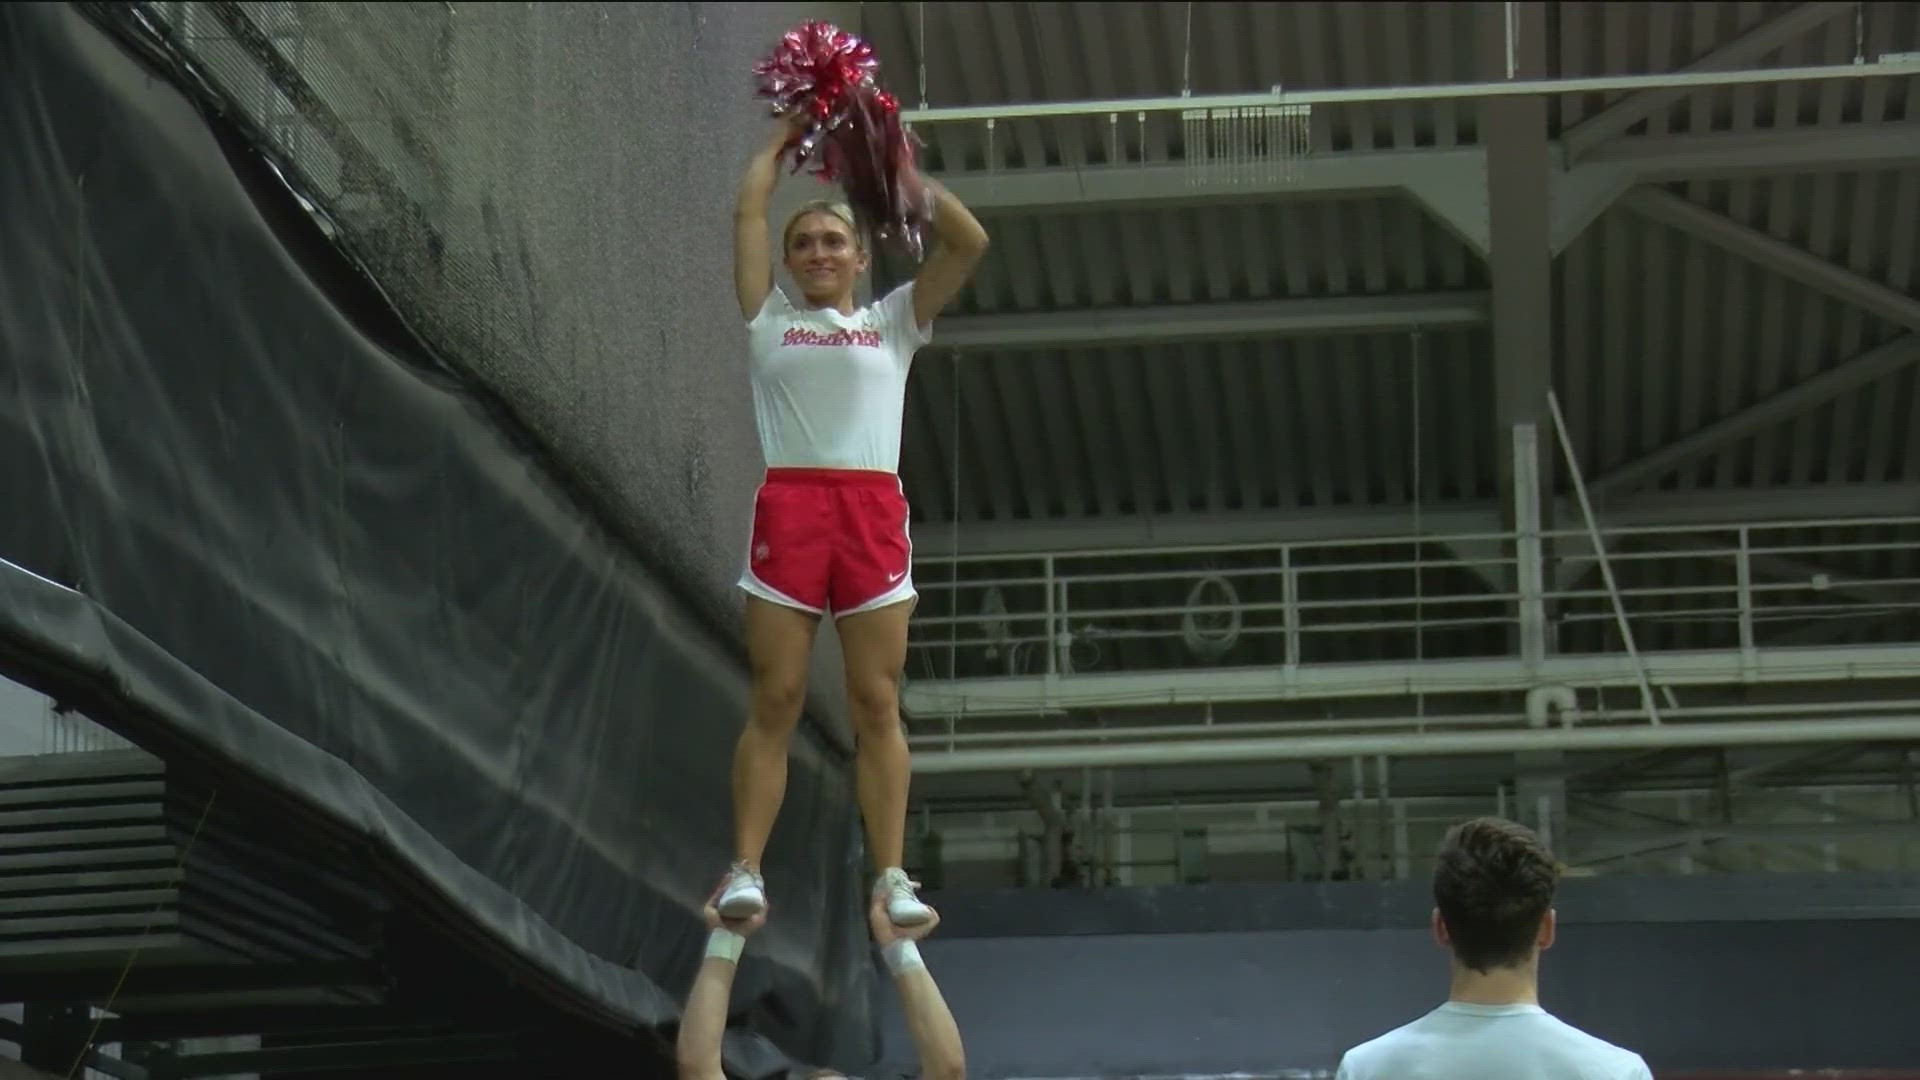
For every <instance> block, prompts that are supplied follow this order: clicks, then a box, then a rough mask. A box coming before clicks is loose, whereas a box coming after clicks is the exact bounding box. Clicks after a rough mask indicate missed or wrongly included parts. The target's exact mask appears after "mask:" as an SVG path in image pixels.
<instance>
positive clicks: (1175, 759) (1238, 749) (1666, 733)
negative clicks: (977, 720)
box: [913, 716, 1920, 775]
mask: <svg viewBox="0 0 1920 1080" xmlns="http://www.w3.org/2000/svg"><path fill="white" fill-rule="evenodd" d="M1911 739H1920V716H1862V717H1830V718H1823V719H1818V720H1749V721H1735V722H1730V723H1703V724H1672V723H1668V724H1661V725H1659V726H1657V727H1656V726H1654V725H1652V724H1635V725H1631V726H1619V727H1598V728H1597V727H1584V728H1539V729H1532V728H1520V729H1515V730H1511V731H1446V732H1430V733H1427V734H1394V735H1386V734H1383V735H1325V736H1317V737H1316V736H1303V737H1294V738H1285V737H1280V738H1266V739H1208V740H1198V741H1188V742H1165V743H1146V744H1132V745H1110V746H1049V747H1016V748H1011V749H1005V750H948V751H944V752H940V753H925V754H917V755H915V756H914V758H913V771H914V772H915V773H919V774H922V775H931V774H939V773H970V772H1013V771H1016V770H1020V769H1079V768H1087V767H1093V768H1122V767H1127V766H1162V765H1244V764H1248V763H1250V762H1256V761H1258V762H1270V761H1315V760H1324V759H1330V758H1342V757H1351V756H1353V755H1355V754H1390V755H1392V756H1395V757H1447V756H1456V755H1470V754H1519V753H1526V752H1529V751H1540V750H1572V751H1578V750H1657V749H1666V748H1670V747H1711V746H1778V745H1812V744H1818V743H1836V742H1875V741H1890V742H1899V741H1905V740H1911Z"/></svg>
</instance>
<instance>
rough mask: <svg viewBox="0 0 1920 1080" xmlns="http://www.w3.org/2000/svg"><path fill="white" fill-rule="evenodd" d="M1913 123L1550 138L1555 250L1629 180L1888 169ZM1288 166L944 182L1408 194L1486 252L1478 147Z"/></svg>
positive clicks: (1132, 192)
mask: <svg viewBox="0 0 1920 1080" xmlns="http://www.w3.org/2000/svg"><path fill="white" fill-rule="evenodd" d="M1917 128H1920V124H1916V123H1914V122H1911V121H1908V122H1902V123H1877V124H1848V125H1842V126H1840V127H1834V128H1820V129H1813V130H1804V129H1795V130H1791V131H1756V132H1719V133H1708V134H1697V135H1661V136H1653V137H1647V136H1636V137H1633V138H1621V139H1613V140H1611V141H1609V142H1606V143H1604V144H1601V145H1599V146H1597V147H1595V148H1594V149H1593V150H1591V151H1590V152H1588V153H1586V154H1584V155H1582V157H1581V158H1580V161H1579V163H1578V165H1577V167H1575V166H1574V165H1572V164H1570V162H1569V154H1568V149H1567V145H1566V143H1564V142H1555V143H1550V144H1548V151H1547V152H1548V155H1549V157H1550V158H1551V160H1552V162H1553V164H1554V169H1553V172H1554V176H1553V183H1552V202H1553V216H1552V234H1551V235H1552V240H1551V243H1552V248H1553V252H1554V253H1555V254H1559V253H1560V252H1562V251H1564V250H1566V247H1567V245H1568V244H1570V243H1572V242H1573V240H1574V239H1575V238H1576V237H1577V236H1579V234H1580V232H1581V231H1582V230H1584V229H1585V228H1586V226H1587V225H1588V224H1589V223H1591V222H1592V221H1593V220H1594V219H1595V218H1596V217H1598V216H1599V215H1600V214H1601V213H1602V212H1603V211H1605V210H1606V208H1607V207H1608V206H1610V205H1611V204H1612V203H1613V201H1614V200H1615V199H1616V198H1618V197H1619V196H1620V195H1621V194H1622V193H1623V192H1625V191H1627V190H1628V189H1629V188H1631V187H1632V186H1633V185H1635V184H1637V183H1643V182H1654V181H1662V180H1675V179H1691V178H1707V177H1720V176H1743V175H1750V174H1755V173H1769V172H1781V171H1794V172H1803V171H1807V170H1812V169H1863V168H1892V167H1897V166H1901V165H1906V164H1911V163H1913V162H1915V161H1920V137H1916V129H1917ZM1295 174H1296V175H1295V176H1294V177H1292V178H1280V177H1275V178H1271V179H1259V180H1252V181H1249V182H1247V183H1244V184H1236V185H1233V186H1232V187H1231V188H1225V187H1220V186H1195V185H1194V184H1193V183H1192V182H1191V177H1190V176H1189V175H1188V173H1187V168H1186V166H1185V165H1183V164H1179V163H1173V164H1164V165H1106V166H1089V167H1085V168H1056V169H1020V170H1015V171H1011V172H995V173H988V172H966V173H946V174H943V175H942V176H941V180H942V182H943V183H945V184H946V185H947V187H949V188H951V189H952V190H953V192H954V194H956V195H958V196H960V198H961V199H962V201H964V202H966V204H967V205H968V206H969V207H971V208H973V209H974V210H976V211H979V212H983V213H992V214H996V215H1005V214H1015V213H1033V212H1049V211H1061V210H1082V209H1094V210H1102V209H1106V210H1110V209H1116V208H1119V207H1133V206H1143V205H1151V204H1162V203H1164V204H1175V203H1181V204H1206V203H1220V202H1231V201H1235V200H1243V201H1246V200H1251V201H1272V200H1274V199H1279V198H1287V197H1299V198H1319V199H1324V198H1332V197H1341V196H1353V195H1411V196H1413V197H1414V198H1416V199H1418V200H1420V202H1421V203H1423V204H1424V205H1425V206H1426V208H1427V209H1428V210H1429V211H1431V212H1432V213H1433V214H1434V216H1435V217H1436V218H1437V219H1439V220H1440V221H1441V222H1442V223H1443V224H1445V225H1446V226H1447V227H1448V229H1449V231H1451V232H1452V233H1453V234H1454V235H1455V236H1456V237H1458V238H1460V239H1461V240H1462V241H1463V242H1465V243H1467V244H1468V245H1469V246H1470V247H1472V248H1473V249H1474V250H1475V251H1476V252H1479V253H1480V254H1482V255H1484V254H1486V253H1487V252H1488V250H1489V249H1490V239H1489V237H1490V233H1491V221H1490V216H1491V215H1490V207H1489V205H1488V192H1487V156H1486V151H1485V150H1484V149H1483V148H1481V147H1458V148H1451V149H1445V150H1436V149H1408V150H1366V151H1347V152H1338V153H1328V154H1319V155H1315V156H1314V157H1312V158H1309V159H1307V160H1305V161H1303V162H1301V163H1300V165H1299V167H1298V168H1297V169H1296V170H1295ZM943 325H944V324H943Z"/></svg>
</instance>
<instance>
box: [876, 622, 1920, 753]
mask: <svg viewBox="0 0 1920 1080" xmlns="http://www.w3.org/2000/svg"><path fill="white" fill-rule="evenodd" d="M1641 659H1642V661H1643V663H1644V664H1645V666H1646V669H1647V678H1648V679H1649V680H1650V681H1652V682H1654V683H1656V684H1659V685H1661V686H1666V687H1672V688H1679V687H1683V686H1734V685H1761V684H1780V683H1824V682H1835V683H1841V682H1856V681H1873V680H1881V679H1910V678H1915V677H1920V650H1916V649H1914V648H1913V647H1911V646H1892V645H1887V646H1881V645H1873V646H1852V647H1847V648H1832V649H1760V650H1758V651H1756V652H1754V653H1752V654H1750V655H1749V654H1743V653H1741V652H1740V651H1739V650H1734V649H1729V650H1713V651H1703V652H1660V653H1652V654H1649V655H1647V656H1644V657H1642V658H1641ZM1545 683H1564V684H1566V685H1568V686H1581V687H1595V688H1600V687H1637V686H1639V685H1640V683H1639V674H1638V673H1637V672H1636V670H1635V667H1634V665H1633V664H1632V663H1631V662H1630V661H1629V660H1628V658H1627V657H1626V656H1624V655H1596V656H1554V657H1548V658H1547V659H1546V660H1544V661H1542V662H1540V663H1538V664H1529V663H1527V662H1526V661H1525V660H1522V659H1521V658H1519V657H1503V658H1499V659H1486V660H1426V661H1420V662H1399V661H1392V662H1380V663H1347V664H1308V665H1302V666H1300V667H1295V668H1287V667H1282V666H1273V667H1243V668H1219V669H1214V670H1207V671H1192V670H1184V671H1138V672H1112V673H1101V674H1091V675H1072V676H1064V677H1062V676H1045V675H1035V676H1014V677H1008V678H976V679H950V680H936V681H932V682H916V683H910V684H909V685H908V686H907V688H906V692H905V693H904V694H903V695H902V704H903V705H904V706H905V707H906V708H907V710H908V711H909V712H911V713H912V714H914V715H915V716H916V717H919V718H923V719H924V718H928V717H937V716H949V715H951V716H968V717H985V716H1032V715H1039V714H1042V713H1049V712H1060V711H1063V710H1070V709H1127V708H1148V707H1156V706H1167V705H1205V704H1216V705H1221V704H1230V703H1236V702H1261V701H1312V700H1324V699H1329V698H1359V697H1374V698H1377V697H1386V696H1390V695H1416V694H1425V695H1443V694H1486V693H1521V692H1524V691H1526V690H1528V689H1531V688H1532V687H1535V686H1538V685H1541V684H1545ZM1648 726H1652V725H1648ZM1648 745H1649V746H1656V745H1664V744H1658V743H1650V744H1648ZM1675 745H1684V744H1675ZM1548 748H1549V749H1550V748H1551V747H1548ZM1022 749H1023V750H1024V749H1029V748H1022ZM1516 749H1519V748H1516ZM1356 752H1358V751H1356ZM1368 752H1369V753H1371V752H1374V751H1368ZM1379 752H1386V751H1379ZM1496 752H1498V751H1496Z"/></svg>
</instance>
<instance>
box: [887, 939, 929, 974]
mask: <svg viewBox="0 0 1920 1080" xmlns="http://www.w3.org/2000/svg"><path fill="white" fill-rule="evenodd" d="M880 955H881V956H882V957H884V958H885V959H886V961H887V970H888V971H891V972H892V973H893V974H894V976H895V977H896V978H897V977H899V976H901V975H905V974H906V973H907V972H909V971H912V970H913V969H915V968H923V967H926V966H927V965H926V962H925V961H923V960H921V959H920V946H918V945H916V944H914V943H913V942H912V941H911V940H909V939H907V938H901V939H900V940H899V941H896V942H894V943H893V944H891V945H889V946H887V947H886V948H884V949H882V950H880Z"/></svg>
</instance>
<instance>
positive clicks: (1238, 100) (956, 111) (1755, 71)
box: [900, 53, 1920, 124]
mask: <svg viewBox="0 0 1920 1080" xmlns="http://www.w3.org/2000/svg"><path fill="white" fill-rule="evenodd" d="M1895 75H1920V54H1904V53H1903V54H1900V55H1897V56H1888V57H1882V58H1881V59H1879V60H1876V61H1874V62H1873V63H1870V64H1827V65H1822V66H1815V67H1789V68H1749V69H1747V70H1744V71H1694V72H1686V71H1676V72H1667V73H1664V74H1655V75H1603V76H1596V77H1593V78H1586V79H1523V80H1520V81H1517V82H1505V81H1502V82H1491V83H1435V84H1433V85H1430V86H1367V87H1354V88H1352V89H1346V90H1299V91H1287V90H1281V89H1280V88H1278V87H1275V88H1274V89H1272V90H1270V91H1268V92H1266V93H1264V94H1219V95H1215V96H1211V97H1159V98H1134V99H1131V100H1129V99H1127V98H1115V99H1111V100H1106V101H1050V102H1046V101H1043V102H1032V103H1029V104H1025V105H982V106H962V107H954V108H949V109H907V110H902V111H901V113H900V121H901V122H902V123H904V124H948V123H957V122H959V121H964V120H1013V119H1022V118H1028V119H1032V118H1040V117H1058V116H1106V115H1108V114H1113V113H1147V112H1184V111H1185V110H1188V109H1247V108H1258V107H1260V106H1263V105H1354V104H1363V103H1368V102H1376V101H1439V100H1442V99H1452V98H1490V97H1524V96H1527V95H1530V94H1590V93H1611V92H1629V91H1634V90H1661V89H1692V88H1695V87H1706V86H1744V85H1748V84H1752V83H1776V82H1804V81H1810V80H1820V79H1865V78H1872V77H1876V76H1895Z"/></svg>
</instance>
